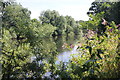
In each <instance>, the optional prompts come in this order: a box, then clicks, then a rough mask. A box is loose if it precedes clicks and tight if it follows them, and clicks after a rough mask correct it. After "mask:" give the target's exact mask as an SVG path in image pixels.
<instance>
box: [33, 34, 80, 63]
mask: <svg viewBox="0 0 120 80" xmlns="http://www.w3.org/2000/svg"><path fill="white" fill-rule="evenodd" d="M79 39H80V37H79V36H76V37H74V36H72V37H67V36H58V37H57V38H54V39H53V38H44V39H42V45H43V46H41V47H40V48H41V49H42V50H41V51H42V53H46V54H49V51H50V52H53V51H55V50H56V51H57V54H58V55H57V56H56V57H57V61H56V63H59V62H60V61H62V62H68V61H69V59H71V55H72V54H76V53H77V46H74V47H73V48H71V50H67V49H64V48H63V47H62V46H63V45H64V43H67V44H68V46H70V44H75V43H76V42H77V41H79ZM39 56H40V55H39ZM47 56H48V55H47ZM35 59H36V56H33V57H32V58H31V60H32V61H33V60H35ZM39 62H40V61H39Z"/></svg>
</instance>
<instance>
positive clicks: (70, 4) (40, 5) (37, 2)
mask: <svg viewBox="0 0 120 80" xmlns="http://www.w3.org/2000/svg"><path fill="white" fill-rule="evenodd" d="M93 1H94V0H29V1H28V0H17V2H20V3H21V4H22V5H23V7H25V8H28V9H29V10H30V11H31V12H32V14H31V18H38V17H39V16H40V13H41V11H43V10H47V9H50V10H56V11H58V12H59V13H60V15H64V16H65V15H69V16H72V17H73V18H75V20H88V16H87V15H86V13H87V11H88V9H89V7H90V6H91V3H92V2H93Z"/></svg>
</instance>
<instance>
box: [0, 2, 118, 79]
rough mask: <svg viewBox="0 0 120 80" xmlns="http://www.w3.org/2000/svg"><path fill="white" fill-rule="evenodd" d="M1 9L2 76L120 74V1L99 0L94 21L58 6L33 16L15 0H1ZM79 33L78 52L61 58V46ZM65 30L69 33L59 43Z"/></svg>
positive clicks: (92, 10) (93, 10)
mask: <svg viewBox="0 0 120 80" xmlns="http://www.w3.org/2000/svg"><path fill="white" fill-rule="evenodd" d="M0 10H1V12H0V13H1V14H0V17H1V19H2V21H1V25H2V27H1V28H0V30H1V33H0V34H1V38H0V42H1V43H2V44H0V47H1V53H2V54H1V57H0V63H1V64H2V73H0V77H1V79H2V80H17V79H18V80H23V79H25V80H26V79H28V80H41V79H45V80H51V79H55V80H61V79H65V80H72V79H73V80H74V79H75V80H76V79H78V80H79V79H80V80H81V79H83V80H89V79H92V80H95V79H98V78H99V79H107V78H115V79H120V68H119V66H120V24H119V23H120V16H119V12H120V2H118V3H106V2H104V3H99V2H93V3H92V5H91V7H90V10H89V12H88V13H87V14H88V16H89V17H90V19H89V20H88V21H81V20H80V21H75V20H74V18H72V17H71V16H62V15H60V14H59V13H58V12H57V11H55V10H53V11H51V10H47V11H43V12H42V13H41V14H40V16H39V20H37V19H31V18H30V14H31V12H30V11H29V10H28V9H26V8H24V7H22V5H20V4H17V3H16V2H14V1H0ZM76 35H80V39H78V40H79V42H78V43H77V44H76V45H78V46H79V47H78V50H79V54H76V55H77V57H74V56H73V57H72V59H71V60H70V61H69V62H68V63H65V62H61V63H60V64H56V63H55V62H56V60H57V55H58V50H59V49H57V48H60V46H62V45H63V44H64V43H65V42H66V40H67V38H68V37H73V36H74V37H75V36H76ZM60 36H66V37H64V38H62V39H63V41H62V44H61V45H57V44H58V43H59V42H57V39H58V37H60ZM46 39H47V42H46ZM63 46H64V48H67V49H69V50H70V48H71V46H69V45H67V43H66V44H64V45H63ZM71 56H72V55H71ZM33 57H35V59H32V58H33ZM47 72H51V74H50V76H48V77H47V76H45V74H46V73H47Z"/></svg>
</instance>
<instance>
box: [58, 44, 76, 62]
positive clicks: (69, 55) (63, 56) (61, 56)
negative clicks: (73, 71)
mask: <svg viewBox="0 0 120 80" xmlns="http://www.w3.org/2000/svg"><path fill="white" fill-rule="evenodd" d="M77 48H78V46H77V45H76V46H74V48H73V49H72V50H71V51H65V52H63V53H60V54H59V55H58V56H57V58H58V60H57V61H56V64H59V63H60V62H61V61H62V62H69V60H70V59H71V58H72V55H74V54H78V51H77ZM74 57H75V55H74Z"/></svg>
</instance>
